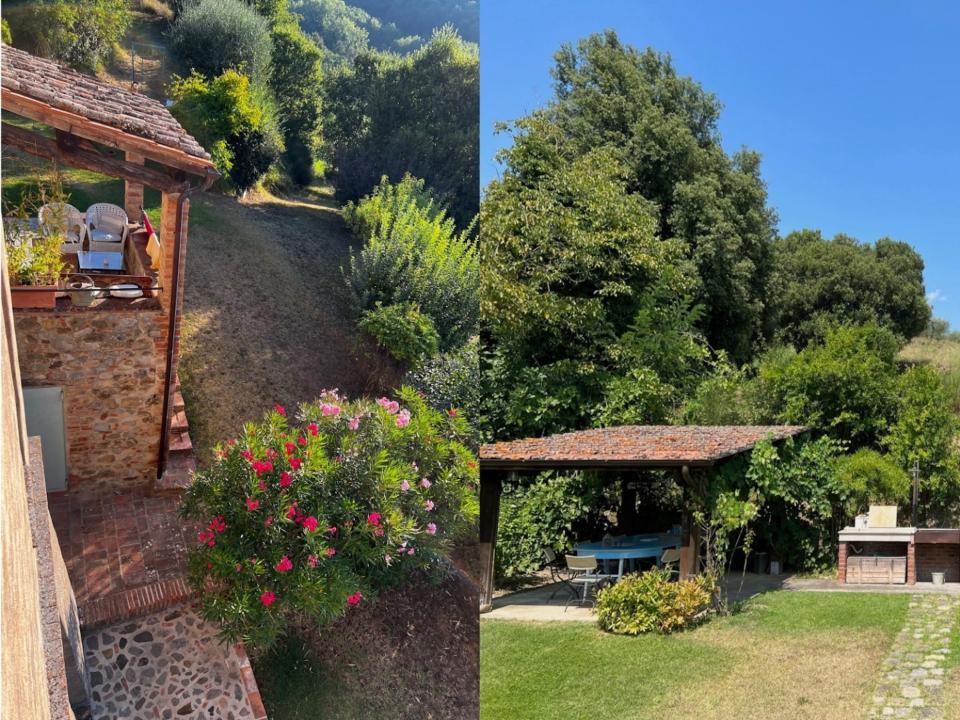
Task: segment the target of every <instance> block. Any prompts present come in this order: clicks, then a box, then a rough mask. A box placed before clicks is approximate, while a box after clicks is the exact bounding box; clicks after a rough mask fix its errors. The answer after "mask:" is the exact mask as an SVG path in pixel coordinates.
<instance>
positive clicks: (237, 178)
mask: <svg viewBox="0 0 960 720" xmlns="http://www.w3.org/2000/svg"><path fill="white" fill-rule="evenodd" d="M170 96H171V97H172V98H173V100H174V105H173V107H172V108H171V112H172V113H173V115H174V117H176V118H177V120H179V121H180V123H181V124H182V125H183V126H184V127H185V128H186V129H187V130H188V131H189V132H190V133H191V134H192V135H193V136H194V137H195V138H196V139H197V141H198V142H199V143H200V144H201V145H203V147H204V148H206V150H207V151H208V152H209V153H210V155H211V157H212V158H213V162H214V164H215V165H216V166H217V169H218V170H219V171H220V173H221V174H222V175H224V176H226V177H229V178H230V180H231V182H232V183H233V185H234V187H236V188H237V190H239V191H240V192H243V191H244V190H247V189H249V188H251V187H253V186H254V185H256V183H257V182H258V181H259V180H260V178H262V177H263V175H264V174H265V173H266V172H267V170H268V169H269V168H270V166H271V165H272V164H273V163H274V162H275V161H276V160H277V158H278V157H279V155H280V153H281V152H282V150H283V140H282V138H281V137H280V132H279V130H278V129H277V121H276V116H275V110H274V108H273V106H272V101H271V100H270V98H269V97H268V96H267V95H266V94H265V93H264V92H263V91H262V90H261V89H259V88H257V87H255V86H253V85H251V83H250V79H249V78H248V77H247V76H246V75H242V74H240V73H238V72H237V71H236V70H227V71H226V72H224V73H223V74H222V75H220V76H219V77H216V78H214V79H213V80H208V79H206V78H204V77H203V76H202V75H200V74H198V73H192V74H191V75H190V76H189V77H186V78H179V77H176V76H175V77H174V80H173V82H172V83H171V86H170Z"/></svg>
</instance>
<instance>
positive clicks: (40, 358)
mask: <svg viewBox="0 0 960 720" xmlns="http://www.w3.org/2000/svg"><path fill="white" fill-rule="evenodd" d="M15 323H16V334H17V344H18V347H19V355H20V372H21V375H22V382H23V384H24V385H38V386H60V387H63V390H64V413H65V415H66V418H65V424H66V435H67V463H68V467H69V472H70V481H71V483H74V482H78V483H82V484H83V486H84V487H94V486H95V487H97V488H103V489H108V488H109V489H113V488H118V487H122V486H130V485H142V484H145V483H147V482H149V481H150V480H152V479H153V478H154V477H155V475H156V468H157V455H158V453H159V447H160V415H161V412H162V402H161V400H162V393H163V380H164V378H163V370H164V351H165V348H166V334H167V315H166V314H165V313H164V312H162V311H161V310H160V309H159V305H158V304H154V305H152V306H149V307H146V308H143V307H140V308H138V307H136V306H126V307H120V308H117V309H102V308H89V309H84V308H73V309H70V310H63V311H60V310H57V311H26V310H18V311H17V312H16V314H15Z"/></svg>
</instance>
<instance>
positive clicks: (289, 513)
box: [287, 503, 297, 520]
mask: <svg viewBox="0 0 960 720" xmlns="http://www.w3.org/2000/svg"><path fill="white" fill-rule="evenodd" d="M296 516H297V504H296V503H294V504H293V505H291V506H290V507H289V508H287V517H288V518H289V519H290V520H293V519H294V518H295V517H296Z"/></svg>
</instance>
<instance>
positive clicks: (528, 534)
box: [496, 473, 600, 577]
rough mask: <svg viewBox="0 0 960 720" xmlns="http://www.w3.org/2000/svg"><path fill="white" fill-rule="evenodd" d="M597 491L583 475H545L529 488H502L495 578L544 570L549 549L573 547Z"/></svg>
mask: <svg viewBox="0 0 960 720" xmlns="http://www.w3.org/2000/svg"><path fill="white" fill-rule="evenodd" d="M599 496H600V490H599V488H598V487H597V485H596V483H595V482H592V481H590V480H588V479H587V478H585V477H584V476H583V475H582V474H579V473H577V474H574V475H567V476H560V477H553V476H552V474H551V475H547V476H545V477H542V478H539V479H538V480H537V481H536V482H533V483H531V484H529V485H509V484H507V485H505V486H504V488H503V496H502V498H501V501H500V530H499V533H498V538H499V540H498V542H497V554H496V562H497V575H498V576H501V577H510V576H512V575H523V574H526V573H531V572H534V571H536V570H539V569H540V568H541V567H543V562H544V557H543V551H544V550H545V549H547V548H550V549H551V550H554V551H555V552H557V553H558V554H559V553H563V552H564V551H566V550H571V549H572V548H573V541H574V538H575V537H576V535H577V529H578V527H579V526H580V525H582V524H583V523H585V522H586V520H587V518H588V516H589V515H590V512H591V511H592V510H593V508H594V506H595V504H596V500H597V499H598V498H599Z"/></svg>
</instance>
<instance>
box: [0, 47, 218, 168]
mask: <svg viewBox="0 0 960 720" xmlns="http://www.w3.org/2000/svg"><path fill="white" fill-rule="evenodd" d="M0 61H2V72H0V83H2V85H3V87H5V88H7V89H9V90H12V91H14V92H16V93H19V94H20V95H25V96H26V97H29V98H32V99H34V100H38V101H40V102H43V103H46V104H48V105H50V106H51V107H54V108H57V109H59V110H65V111H67V112H71V113H74V114H76V115H80V116H81V117H84V118H87V119H88V120H93V121H95V122H98V123H102V124H104V125H109V126H110V127H113V128H116V129H117V130H121V131H123V132H125V133H129V134H131V135H138V136H140V137H143V138H146V139H148V140H153V141H154V142H157V143H159V144H161V145H165V146H167V147H171V148H174V149H176V150H182V151H183V152H185V153H187V154H188V155H193V156H194V157H198V158H203V159H204V160H209V159H210V155H209V153H207V152H206V151H205V150H204V149H203V148H202V147H201V146H200V143H198V142H197V141H196V140H194V138H193V137H192V136H191V135H190V134H189V133H188V132H187V131H186V130H184V129H183V127H182V126H181V125H180V123H178V122H177V121H176V119H175V118H174V117H173V115H171V114H170V111H169V110H167V108H166V107H164V106H163V104H162V103H160V102H158V101H157V100H154V99H152V98H149V97H147V96H146V95H142V94H140V93H137V92H133V91H131V90H125V89H124V88H122V87H117V86H116V85H111V84H109V83H105V82H103V81H101V80H98V79H97V78H95V77H92V76H90V75H84V74H82V73H79V72H76V71H74V70H70V69H69V68H65V67H63V66H62V65H58V64H57V63H55V62H53V61H52V60H47V59H45V58H40V57H36V56H35V55H31V54H30V53H27V52H24V51H23V50H17V49H16V48H12V47H10V46H8V45H3V46H2V50H0Z"/></svg>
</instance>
